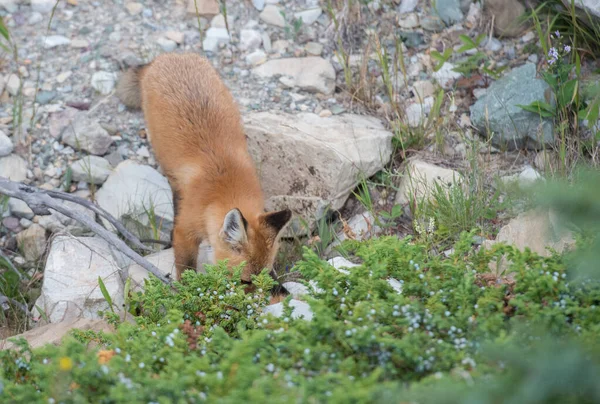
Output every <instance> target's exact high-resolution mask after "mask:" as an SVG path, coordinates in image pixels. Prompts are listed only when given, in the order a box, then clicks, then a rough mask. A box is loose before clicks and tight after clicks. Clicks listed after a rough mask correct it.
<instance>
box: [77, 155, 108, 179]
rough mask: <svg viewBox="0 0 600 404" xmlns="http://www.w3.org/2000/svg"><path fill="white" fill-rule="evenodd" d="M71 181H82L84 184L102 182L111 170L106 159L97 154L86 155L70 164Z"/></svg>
mask: <svg viewBox="0 0 600 404" xmlns="http://www.w3.org/2000/svg"><path fill="white" fill-rule="evenodd" d="M71 172H72V173H73V181H84V182H86V184H87V183H88V182H89V183H92V184H96V185H99V184H103V183H104V181H106V179H107V178H108V176H109V175H110V173H111V172H112V166H111V164H110V162H109V161H108V160H107V159H104V158H102V157H98V156H86V157H84V158H82V159H80V160H77V161H76V162H74V163H73V164H72V165H71Z"/></svg>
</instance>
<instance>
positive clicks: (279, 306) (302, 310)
mask: <svg viewBox="0 0 600 404" xmlns="http://www.w3.org/2000/svg"><path fill="white" fill-rule="evenodd" d="M290 307H292V318H293V319H297V318H303V319H304V320H306V321H311V320H312V319H313V313H312V310H311V309H310V306H309V305H308V303H305V302H303V301H300V300H295V299H292V300H290ZM263 313H264V314H272V315H273V316H275V317H281V316H282V315H283V302H280V303H276V304H272V305H270V306H267V307H265V308H264V310H263Z"/></svg>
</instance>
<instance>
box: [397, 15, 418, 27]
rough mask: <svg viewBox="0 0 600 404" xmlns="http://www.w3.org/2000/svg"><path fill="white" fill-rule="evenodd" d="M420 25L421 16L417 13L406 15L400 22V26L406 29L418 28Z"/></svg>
mask: <svg viewBox="0 0 600 404" xmlns="http://www.w3.org/2000/svg"><path fill="white" fill-rule="evenodd" d="M419 25H420V24H419V16H417V14H415V13H410V14H406V15H405V16H403V17H402V18H400V19H399V20H398V26H399V27H400V28H404V29H413V28H417V27H418V26H419Z"/></svg>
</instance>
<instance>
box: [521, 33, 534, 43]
mask: <svg viewBox="0 0 600 404" xmlns="http://www.w3.org/2000/svg"><path fill="white" fill-rule="evenodd" d="M534 39H535V33H533V31H529V32H528V33H526V34H525V35H523V36H522V37H521V42H531V41H533V40H534Z"/></svg>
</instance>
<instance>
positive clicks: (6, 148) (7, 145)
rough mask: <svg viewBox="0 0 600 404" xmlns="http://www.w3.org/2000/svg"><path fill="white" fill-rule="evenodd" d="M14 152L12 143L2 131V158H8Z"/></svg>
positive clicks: (0, 145) (0, 134)
mask: <svg viewBox="0 0 600 404" xmlns="http://www.w3.org/2000/svg"><path fill="white" fill-rule="evenodd" d="M12 151H13V144H12V141H11V140H10V138H9V137H8V136H6V133H4V132H3V131H1V130H0V157H6V156H8V155H9V154H11V153H12Z"/></svg>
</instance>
